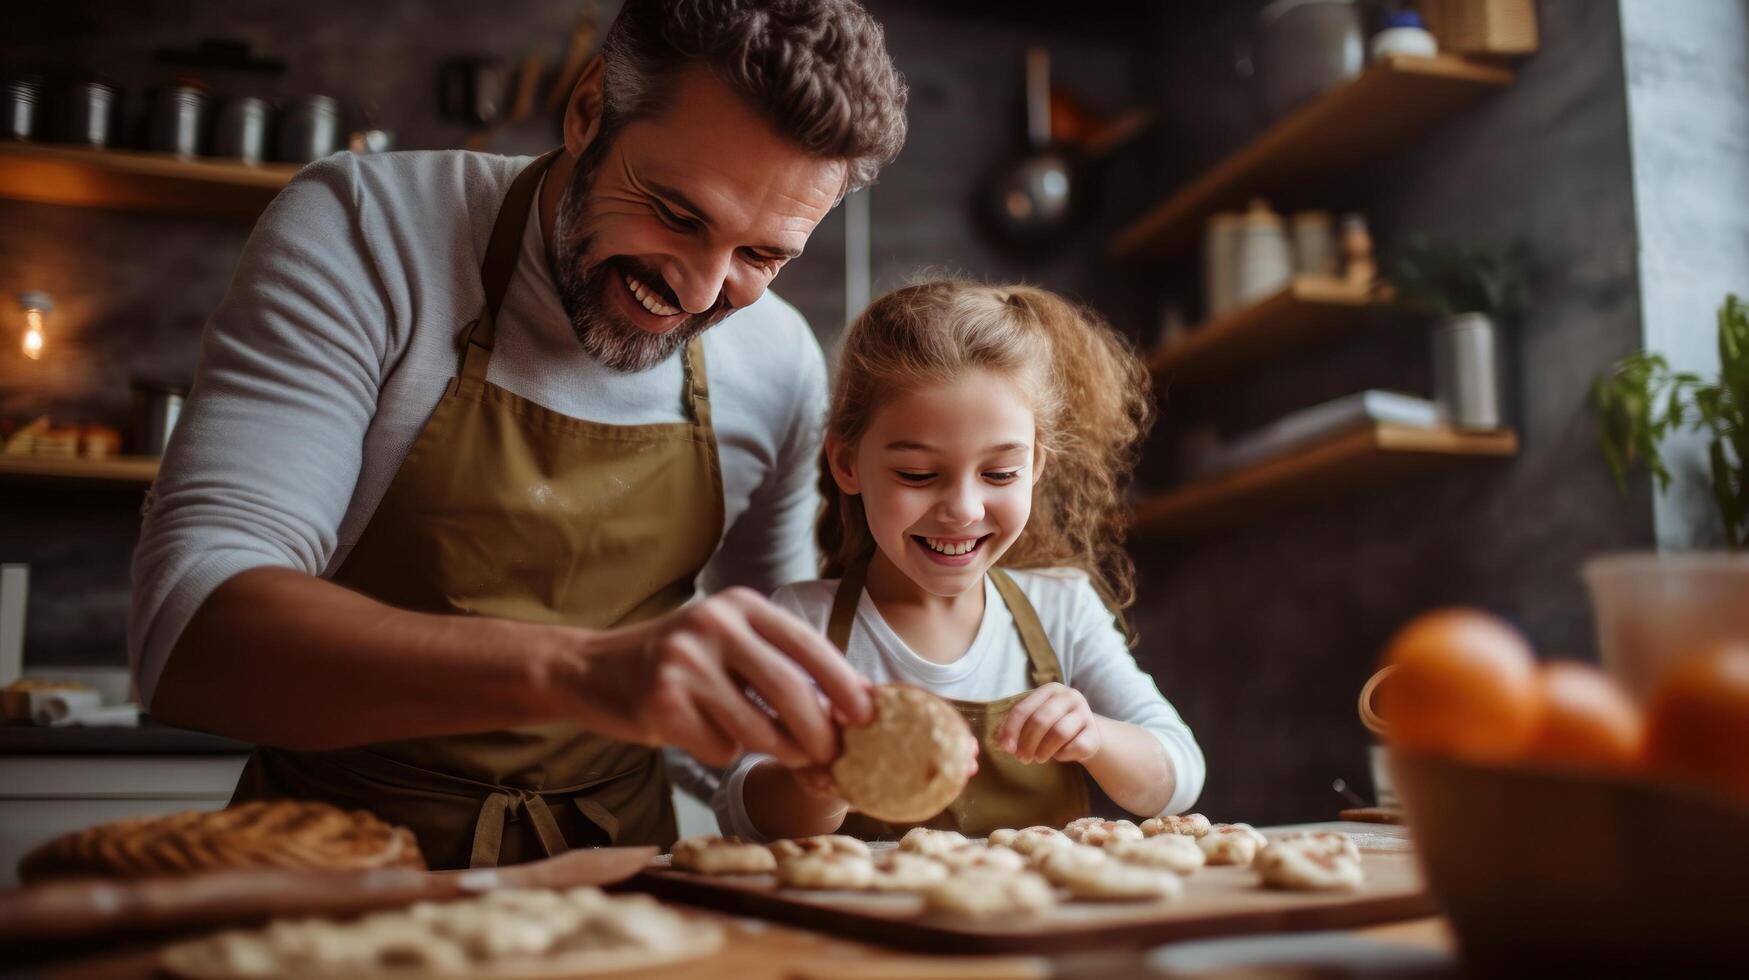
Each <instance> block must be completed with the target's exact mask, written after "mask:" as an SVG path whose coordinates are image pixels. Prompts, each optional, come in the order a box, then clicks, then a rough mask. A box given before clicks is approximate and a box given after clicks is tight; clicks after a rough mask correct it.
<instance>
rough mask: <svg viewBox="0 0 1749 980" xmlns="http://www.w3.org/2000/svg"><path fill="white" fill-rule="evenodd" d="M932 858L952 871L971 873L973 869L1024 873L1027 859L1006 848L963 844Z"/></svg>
mask: <svg viewBox="0 0 1749 980" xmlns="http://www.w3.org/2000/svg"><path fill="white" fill-rule="evenodd" d="M930 857H932V858H934V859H935V860H936V861H938V862H940V863H941V864H943V865H945V866H946V867H947V868H948V869H949V870H952V871H969V870H972V869H989V870H995V871H1024V870H1026V858H1025V857H1024V856H1022V855H1021V853H1020V852H1019V851H1013V850H1009V849H1008V848H1006V847H985V846H984V845H982V844H963V845H961V846H959V847H956V848H953V849H952V850H947V851H942V852H940V853H937V854H932V855H930Z"/></svg>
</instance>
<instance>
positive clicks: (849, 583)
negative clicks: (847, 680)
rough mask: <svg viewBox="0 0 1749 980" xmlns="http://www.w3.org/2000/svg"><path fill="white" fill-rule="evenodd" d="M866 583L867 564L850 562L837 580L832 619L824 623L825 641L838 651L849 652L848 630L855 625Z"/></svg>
mask: <svg viewBox="0 0 1749 980" xmlns="http://www.w3.org/2000/svg"><path fill="white" fill-rule="evenodd" d="M866 581H868V562H867V561H866V560H864V561H858V562H852V563H851V565H850V567H849V568H846V569H845V570H844V577H843V578H842V579H839V580H838V594H836V595H834V596H833V597H832V618H831V619H829V620H827V621H826V639H828V640H831V641H832V645H833V646H835V647H837V648H838V649H839V650H841V651H843V652H845V653H849V652H850V630H851V628H852V627H854V626H855V625H856V606H857V603H859V602H861V601H862V586H863V583H864V582H866Z"/></svg>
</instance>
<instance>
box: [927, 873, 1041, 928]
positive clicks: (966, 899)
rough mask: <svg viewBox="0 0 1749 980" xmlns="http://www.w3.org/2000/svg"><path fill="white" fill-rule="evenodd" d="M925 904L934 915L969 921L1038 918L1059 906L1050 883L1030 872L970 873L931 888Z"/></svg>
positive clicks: (959, 875) (955, 876)
mask: <svg viewBox="0 0 1749 980" xmlns="http://www.w3.org/2000/svg"><path fill="white" fill-rule="evenodd" d="M923 904H924V906H925V907H926V908H928V909H929V910H930V911H933V912H944V913H947V914H949V915H958V916H964V917H966V918H970V919H996V918H1002V917H1007V916H1030V915H1039V914H1041V913H1043V912H1048V911H1050V910H1051V909H1052V908H1053V907H1055V906H1056V904H1057V896H1056V893H1055V892H1053V891H1052V890H1051V886H1050V883H1049V882H1047V881H1045V880H1044V879H1043V878H1041V877H1039V876H1038V875H1035V874H1031V873H1029V872H1025V871H1022V872H1018V873H1016V872H1007V871H988V870H980V871H967V872H963V873H961V874H957V875H953V876H952V877H950V878H948V879H947V880H946V881H943V882H940V883H939V884H935V885H931V886H930V887H929V888H927V889H925V890H924V892H923Z"/></svg>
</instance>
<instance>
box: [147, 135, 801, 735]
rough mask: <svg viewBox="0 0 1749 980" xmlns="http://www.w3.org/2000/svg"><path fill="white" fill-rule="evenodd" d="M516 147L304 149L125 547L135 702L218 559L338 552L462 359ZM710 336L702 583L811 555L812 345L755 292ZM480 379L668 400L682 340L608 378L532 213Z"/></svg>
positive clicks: (242, 566)
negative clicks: (323, 154)
mask: <svg viewBox="0 0 1749 980" xmlns="http://www.w3.org/2000/svg"><path fill="white" fill-rule="evenodd" d="M528 162H529V159H528V158H514V157H503V156H494V155H490V154H481V153H465V152H459V151H437V152H413V153H390V154H382V155H375V156H358V155H353V154H347V153H342V154H338V155H335V156H332V157H329V158H327V159H325V160H322V161H320V162H317V163H314V164H311V165H310V166H308V167H306V168H305V169H304V170H303V171H302V172H301V173H299V175H298V176H297V178H296V179H294V180H293V181H292V182H291V184H290V185H289V186H287V187H286V189H285V190H284V191H283V192H282V193H281V194H280V195H279V196H278V197H277V198H275V200H274V202H273V204H272V205H271V206H269V208H268V209H267V211H266V213H264V214H263V215H262V217H261V219H260V221H259V222H257V224H256V226H255V230H254V232H253V234H252V235H251V236H250V238H249V243H248V245H247V246H246V247H245V248H244V250H243V255H242V258H241V259H240V260H239V263H238V267H237V272H236V275H235V277H234V278H233V280H232V283H231V287H230V290H229V291H228V292H227V294H226V296H225V298H224V301H223V302H222V303H221V304H220V306H219V308H218V310H217V311H216V312H215V313H214V314H213V316H212V319H211V321H210V322H209V323H208V324H207V329H206V335H205V338H204V340H203V345H202V352H201V360H200V365H199V368H198V370H197V372H196V375H195V382H194V387H193V390H192V392H191V394H190V396H189V399H188V403H187V405H186V406H185V408H184V410H183V412H182V416H181V418H180V420H179V421H178V422H177V426H176V432H175V436H174V438H173V439H172V440H171V443H170V447H169V450H168V452H167V453H166V454H165V458H164V462H163V466H162V467H161V469H160V471H159V476H158V480H157V483H156V485H155V486H154V488H153V491H152V494H151V497H150V502H149V504H148V512H147V514H146V516H145V523H144V527H143V529H142V531H141V535H140V542H139V547H138V548H137V549H136V550H135V553H134V565H133V582H134V593H133V606H132V611H131V615H130V616H129V623H128V648H129V658H130V661H131V663H132V665H133V668H134V672H135V678H136V680H137V681H138V683H139V686H140V692H141V695H142V697H143V698H144V700H145V702H146V703H147V704H150V703H151V699H152V695H153V692H154V691H155V689H156V687H157V683H158V678H159V675H160V674H161V673H162V671H163V669H164V664H165V662H166V660H167V659H168V658H169V656H170V651H171V649H172V647H173V646H174V645H175V643H176V640H177V638H178V637H179V636H180V635H181V633H182V630H183V628H184V627H185V626H186V625H187V623H188V620H189V618H190V617H191V616H192V615H193V614H194V612H195V610H196V609H198V608H199V607H200V605H201V603H202V602H204V601H205V600H206V597H207V596H208V595H209V594H210V593H211V592H212V590H213V589H215V588H217V587H218V586H219V585H220V584H221V583H222V582H224V581H225V580H226V579H228V578H230V577H231V576H233V575H236V574H237V573H238V572H241V571H244V570H246V569H250V568H255V567H259V566H283V567H287V568H293V569H297V570H300V571H304V572H308V573H310V574H312V575H324V574H331V573H332V572H333V570H335V569H337V568H338V567H339V565H340V563H341V562H342V561H343V560H344V559H345V558H346V555H347V552H348V550H349V549H350V548H351V547H352V545H353V543H354V542H356V541H357V540H358V537H359V535H360V533H361V532H362V531H363V530H364V526H365V524H366V522H368V521H369V520H370V517H371V515H372V514H373V513H374V512H375V510H376V507H377V504H378V502H379V501H380V500H381V499H382V497H383V494H384V493H385V492H386V491H387V489H388V485H389V481H390V480H391V479H392V478H393V477H394V475H395V471H396V470H398V469H399V468H400V466H401V461H402V460H403V459H404V458H405V457H406V455H407V452H408V450H409V449H411V448H412V445H413V441H414V439H415V438H416V437H417V436H418V435H419V432H420V430H421V429H422V428H423V427H424V425H425V421H426V419H427V418H429V417H430V415H431V412H432V410H433V409H434V408H435V407H436V406H437V403H438V400H439V399H440V398H441V397H442V395H443V392H444V389H445V387H446V385H447V384H448V383H449V380H450V379H451V378H452V377H454V376H455V375H456V373H457V371H458V360H459V355H458V353H457V350H458V346H457V345H458V338H459V336H460V331H461V330H462V328H463V326H464V325H465V324H466V323H468V321H470V320H472V319H473V318H474V317H475V316H476V315H477V314H478V313H479V312H480V308H481V306H482V305H483V304H484V301H485V297H484V292H483V287H482V286H481V284H480V262H481V260H482V259H483V258H484V256H485V249H486V241H487V238H488V237H489V235H490V233H491V229H492V223H493V220H494V219H495V218H496V216H497V212H498V206H499V203H500V202H501V201H502V199H503V197H504V193H505V191H506V190H508V189H509V186H510V182H511V180H512V179H514V178H515V176H516V174H517V173H518V172H519V171H520V170H521V169H522V167H523V166H525V165H526V164H527V163H528ZM704 349H705V361H706V365H707V371H708V374H709V377H710V391H711V406H712V420H713V424H714V425H715V428H716V435H717V448H718V452H719V454H720V456H721V463H722V472H723V496H724V501H723V504H724V513H725V521H724V527H725V533H724V538H723V542H722V545H721V548H720V550H719V552H718V557H717V559H716V560H715V561H714V562H713V563H712V566H711V568H710V569H708V570H707V584H708V586H709V587H712V588H714V587H717V586H721V585H729V584H745V585H750V586H753V587H754V588H758V589H760V590H762V591H770V590H771V589H773V588H776V587H777V586H779V585H781V584H783V583H785V582H790V581H794V580H796V579H800V578H805V577H807V576H810V575H812V574H814V573H815V564H814V561H815V550H814V546H813V521H814V514H815V510H816V508H817V506H818V494H817V492H816V490H815V487H814V476H815V473H816V469H815V467H816V454H817V453H818V451H819V438H820V436H819V427H820V422H821V418H822V416H823V414H824V410H825V400H826V368H825V359H824V357H823V356H822V355H821V352H820V345H819V343H818V342H817V341H816V340H815V339H814V335H813V333H812V332H811V331H810V330H809V329H808V325H807V323H806V321H805V320H804V319H803V318H802V316H801V314H799V313H798V312H796V310H795V309H794V308H793V307H791V306H790V305H788V304H787V303H785V302H783V301H782V300H781V299H779V298H778V297H777V296H776V295H774V294H772V293H770V292H767V293H766V294H765V295H764V297H763V298H761V299H760V300H759V301H758V302H757V303H754V304H753V305H752V306H749V307H748V308H746V309H744V310H740V311H737V312H736V313H734V314H733V315H731V316H730V317H728V318H727V319H725V320H724V321H723V322H722V323H720V324H718V325H716V326H715V327H713V328H711V329H710V330H709V331H707V332H706V333H705V334H704ZM487 378H488V380H489V381H491V382H492V383H493V384H496V385H499V386H501V387H504V388H507V389H509V390H510V391H511V392H513V393H515V394H517V395H520V396H522V397H524V398H527V399H530V400H532V401H534V402H536V403H538V404H540V405H543V406H546V407H548V408H551V409H553V410H555V411H558V412H561V413H563V414H565V415H570V416H573V417H576V418H585V419H591V420H595V421H600V422H608V423H613V424H639V423H650V422H677V421H680V420H682V419H683V418H684V415H683V412H682V406H681V397H680V396H681V380H682V370H681V358H680V355H679V354H676V355H675V356H673V357H671V358H669V359H668V360H667V361H665V362H664V363H662V364H659V365H657V366H656V367H654V368H652V369H651V370H649V371H645V372H643V373H640V374H623V373H620V372H616V371H613V370H611V369H609V368H607V367H604V366H603V365H601V364H600V363H599V362H597V361H595V360H594V359H593V358H591V357H590V356H589V355H588V354H586V353H585V352H584V351H583V349H582V346H581V345H580V344H579V343H578V342H577V339H576V335H575V334H574V333H573V332H572V329H571V324H570V320H569V318H568V317H566V315H565V312H564V308H563V306H562V305H561V304H560V301H559V297H558V293H557V291H556V289H555V287H554V284H553V281H552V278H551V273H550V271H549V268H548V264H547V261H546V253H545V248H544V245H543V241H542V236H541V230H540V219H539V217H538V211H531V213H530V215H529V219H528V221H527V223H526V225H525V226H524V228H523V238H522V253H521V256H520V258H519V259H518V263H517V266H516V270H515V274H514V278H513V279H512V281H511V285H510V289H509V292H508V294H507V295H506V296H505V299H504V305H503V309H502V311H501V312H500V315H499V318H498V343H497V349H496V351H495V352H494V353H493V356H492V360H491V365H490V369H489V371H488V374H487Z"/></svg>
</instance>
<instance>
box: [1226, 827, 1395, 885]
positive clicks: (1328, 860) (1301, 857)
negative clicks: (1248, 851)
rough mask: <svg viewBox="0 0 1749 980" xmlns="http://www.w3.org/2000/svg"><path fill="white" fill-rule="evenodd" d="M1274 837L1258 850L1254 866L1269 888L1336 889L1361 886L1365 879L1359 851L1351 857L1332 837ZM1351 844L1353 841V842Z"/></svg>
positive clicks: (1252, 865) (1252, 864) (1252, 863)
mask: <svg viewBox="0 0 1749 980" xmlns="http://www.w3.org/2000/svg"><path fill="white" fill-rule="evenodd" d="M1310 837H1311V835H1306V836H1304V837H1299V838H1297V839H1292V840H1281V839H1278V840H1274V841H1271V842H1270V844H1269V846H1268V847H1266V848H1264V849H1263V850H1262V851H1260V852H1258V854H1257V857H1256V859H1255V860H1253V861H1252V862H1251V867H1253V868H1255V869H1256V870H1257V876H1258V878H1259V879H1261V880H1262V882H1263V884H1264V885H1265V886H1266V887H1269V888H1282V889H1289V890H1293V891H1336V890H1340V889H1349V888H1359V887H1360V886H1361V884H1362V883H1363V882H1365V880H1366V874H1365V872H1364V871H1363V870H1362V869H1361V866H1360V856H1359V851H1356V852H1355V854H1354V856H1353V857H1350V856H1349V855H1348V854H1347V853H1346V852H1345V851H1343V850H1342V849H1341V848H1340V847H1339V846H1333V845H1332V843H1331V842H1329V841H1320V840H1313V839H1310ZM1350 845H1351V846H1352V842H1350Z"/></svg>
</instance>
